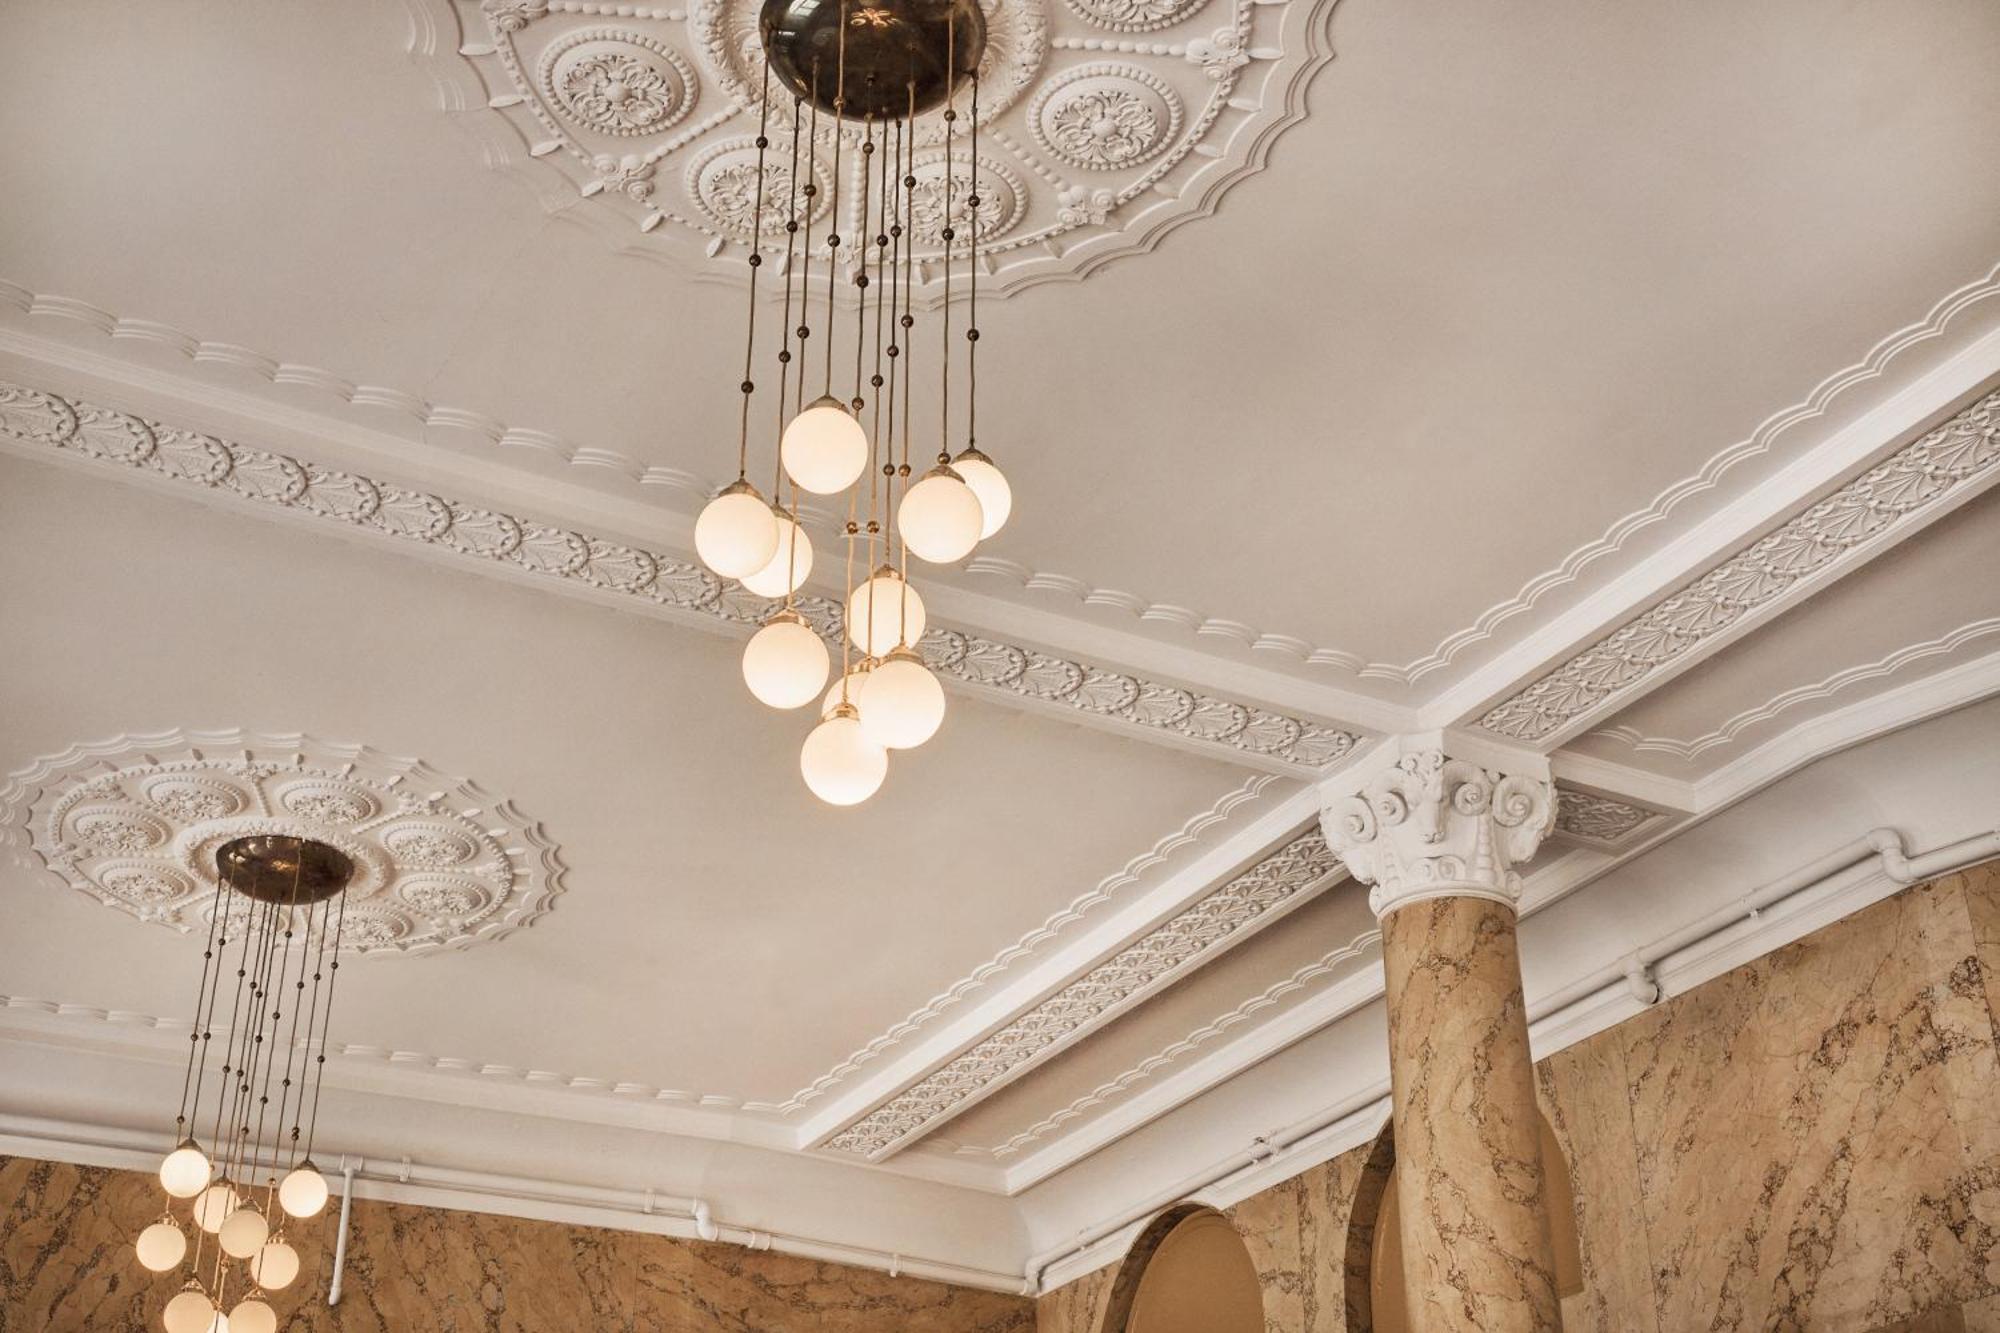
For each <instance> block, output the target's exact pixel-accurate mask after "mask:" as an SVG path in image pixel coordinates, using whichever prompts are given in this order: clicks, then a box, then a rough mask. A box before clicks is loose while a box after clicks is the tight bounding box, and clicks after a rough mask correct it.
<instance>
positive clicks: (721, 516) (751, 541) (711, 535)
mask: <svg viewBox="0 0 2000 1333" xmlns="http://www.w3.org/2000/svg"><path fill="white" fill-rule="evenodd" d="M777 549H778V521H777V520H776V519H775V518H773V517H772V516H771V506H770V505H769V504H768V503H766V502H765V500H764V497H763V496H761V495H759V494H758V493H757V488H756V487H755V486H752V485H751V484H750V483H749V482H747V481H736V482H732V483H731V484H730V485H728V486H726V487H724V488H723V491H722V493H721V494H720V495H718V496H716V497H715V498H714V499H713V500H710V501H709V502H708V507H707V508H706V509H703V510H702V511H701V517H700V518H698V519H696V520H695V524H694V550H695V554H696V555H698V556H700V557H701V562H702V563H703V564H705V565H707V566H708V567H709V568H710V569H712V570H714V571H715V572H716V573H717V574H720V575H721V576H722V577H723V578H726V579H740V578H742V577H743V576H744V575H746V574H755V573H756V572H757V571H758V570H760V569H762V568H763V567H764V566H765V565H768V564H770V563H771V556H772V555H773V553H775V552H776V551H777Z"/></svg>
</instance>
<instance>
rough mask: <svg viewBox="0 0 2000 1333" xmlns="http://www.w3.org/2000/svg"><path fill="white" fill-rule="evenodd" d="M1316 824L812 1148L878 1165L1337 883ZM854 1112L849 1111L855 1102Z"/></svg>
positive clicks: (952, 1051)
mask: <svg viewBox="0 0 2000 1333" xmlns="http://www.w3.org/2000/svg"><path fill="white" fill-rule="evenodd" d="M1340 876H1341V869H1340V865H1339V862H1338V860H1337V859H1336V858H1335V857H1334V855H1333V853H1332V851H1331V850H1330V849H1329V848H1328V847H1327V845H1326V841H1325V839H1324V837H1322V836H1321V834H1320V833H1319V831H1318V830H1317V829H1310V830H1308V831H1307V832H1304V833H1301V834H1298V835H1296V836H1294V837H1292V838H1291V839H1290V840H1288V841H1287V842H1285V843H1284V845H1283V846H1281V847H1280V848H1278V849H1277V850H1276V851H1275V852H1273V853H1271V854H1269V855H1267V856H1265V857H1264V858H1262V859H1261V860H1259V861H1258V862H1256V863H1255V864H1254V865H1252V866H1251V867H1249V868H1248V869H1247V870H1244V871H1242V872H1241V873H1239V874H1237V875H1235V876H1234V877H1232V878H1231V879H1229V880H1227V881H1225V882H1224V883H1223V884H1221V885H1219V886H1217V887H1215V888H1213V889H1212V890H1210V891H1209V892H1206V893H1204V894H1202V895H1201V896H1200V897H1199V898H1197V899H1196V900H1195V901H1194V902H1193V903H1192V904H1190V905H1188V906H1186V907H1183V908H1181V909H1180V910H1178V911H1176V912H1175V913H1174V914H1173V915H1172V916H1170V917H1168V918H1167V919H1165V920H1164V921H1162V922H1160V923H1159V924H1158V925H1156V926H1154V927H1153V928H1151V929H1150V930H1148V931H1146V932H1145V933H1144V934H1142V935H1139V936H1138V937H1136V938H1130V937H1128V938H1127V940H1126V942H1125V943H1124V944H1123V945H1122V946H1121V947H1119V948H1117V949H1116V951H1115V952H1112V953H1110V954H1108V956H1103V957H1101V958H1100V959H1099V960H1098V961H1097V962H1095V963H1094V964H1092V965H1090V966H1089V967H1088V968H1087V969H1086V970H1084V971H1082V972H1080V973H1071V975H1072V977H1073V979H1071V980H1069V981H1067V982H1065V983H1064V984H1062V985H1060V986H1058V987H1057V988H1055V989H1054V990H1053V991H1050V992H1048V993H1046V994H1044V995H1043V996H1042V997H1041V998H1040V999H1038V1000H1037V1001H1035V1002H1034V1003H1033V1004H1030V1005H1025V1006H1022V1005H1017V1006H1014V1007H1013V1008H1011V1009H1010V1010H1008V1012H1007V1014H1006V1017H1005V1018H1004V1020H1003V1021H1001V1022H999V1023H998V1025H997V1026H991V1027H988V1028H986V1029H985V1030H984V1032H983V1034H968V1035H976V1040H972V1041H969V1042H964V1041H961V1042H958V1043H956V1044H955V1045H954V1046H952V1047H951V1048H949V1049H948V1053H947V1054H946V1056H945V1058H943V1059H942V1061H941V1062H938V1061H932V1062H930V1063H929V1065H928V1068H926V1067H925V1066H923V1065H916V1066H915V1070H917V1071H921V1072H919V1073H918V1074H917V1076H915V1077H910V1076H905V1077H903V1078H901V1079H898V1080H896V1081H894V1082H893V1083H890V1084H888V1085H886V1087H885V1089H884V1091H885V1092H886V1094H887V1095H880V1094H877V1095H874V1096H871V1097H868V1098H866V1099H857V1100H859V1102H860V1104H859V1105H858V1106H854V1107H853V1109H848V1108H847V1107H841V1108H836V1110H835V1112H834V1113H833V1114H832V1115H829V1116H828V1117H827V1119H826V1121H825V1122H824V1123H823V1127H820V1128H817V1129H814V1130H809V1131H808V1134H807V1136H806V1138H807V1142H809V1143H812V1144H814V1145H816V1146H820V1147H824V1148H825V1149H827V1150H829V1151H832V1152H837V1153H842V1154H847V1155H851V1156H859V1157H865V1158H866V1159H868V1160H870V1161H881V1160H883V1159H885V1158H888V1157H890V1156H892V1155H894V1154H895V1153H897V1152H899V1151H901V1150H902V1149H903V1148H905V1147H907V1146H909V1145H910V1144H911V1143H913V1142H914V1141H916V1140H917V1139H918V1138H920V1137H922V1136H923V1135H924V1134H925V1133H927V1132H928V1131H929V1130H931V1129H933V1128H935V1127H936V1126H937V1125H939V1124H942V1123H943V1122H945V1121H946V1120H949V1119H951V1118H952V1117H953V1116H956V1115H958V1114H959V1113H961V1112H963V1111H965V1110H966V1109H967V1108H969V1107H971V1106H973V1105H974V1104H976V1103H977V1102H979V1101H981V1100H983V1099H984V1098H986V1097H988V1096H990V1095H992V1094H993V1093H994V1092H997V1091H998V1090H999V1089H1000V1088H1002V1087H1004V1086H1006V1085H1007V1084H1008V1083H1010V1082H1012V1081H1013V1080H1014V1079H1016V1078H1019V1077H1020V1076H1021V1075H1023V1074H1025V1073H1027V1072H1028V1071H1029V1070H1030V1069H1033V1068H1034V1067H1035V1066H1037V1065H1039V1064H1041V1063H1042V1062H1044V1061H1046V1060H1048V1059H1049V1058H1051V1057H1053V1056H1055V1055H1056V1054H1058V1053H1059V1052H1061V1051H1063V1050H1066V1049H1068V1048H1069V1047H1071V1046H1073V1045H1074V1044H1075V1043H1077V1042H1078V1041H1080V1040H1082V1039H1083V1038H1084V1037H1085V1036H1087V1035H1089V1034H1090V1033H1092V1032H1094V1031H1096V1030H1097V1029H1099V1028H1100V1027H1102V1026H1103V1025H1104V1024H1105V1023H1107V1022H1109V1021H1110V1020H1111V1019H1113V1018H1115V1017H1116V1016H1117V1015H1119V1014H1121V1013H1124V1012H1127V1011H1128V1010H1130V1009H1131V1008H1133V1007H1134V1006H1136V1005H1137V1004H1139V1003H1140V1002H1142V1001H1143V1000H1145V999H1146V998H1147V997H1149V996H1151V995H1154V994H1156V993H1158V992H1159V991H1160V990H1161V989H1162V988H1164V987H1165V986H1167V985H1170V984H1172V982H1174V981H1176V980H1178V979H1179V978H1180V977H1182V976H1185V975H1186V974H1187V973H1189V972H1190V971H1192V970H1194V969H1195V968H1198V967H1200V966H1202V965H1203V964H1204V963H1206V962H1208V961H1210V960H1211V959H1213V958H1214V957H1216V956H1217V955H1219V954H1220V953H1221V952H1222V951H1224V950H1226V949H1228V948H1231V947H1233V946H1234V945H1236V944H1238V943H1240V942H1242V941H1243V940H1244V939H1246V938H1248V937H1249V936H1250V935H1251V934H1253V933H1254V932H1255V931H1257V930H1259V929H1261V928H1263V927H1265V926H1268V925H1269V924H1271V922H1273V921H1275V920H1277V919H1278V918H1280V917H1281V916H1283V915H1284V914H1285V913H1286V912H1288V911H1290V910H1292V909H1293V908H1296V907H1298V906H1300V905H1302V904H1303V903H1305V902H1307V901H1309V900H1310V899H1311V898H1312V897H1313V896H1315V895H1316V894H1317V893H1318V892H1319V891H1320V890H1322V889H1324V888H1326V887H1327V886H1328V885H1330V884H1331V883H1333V882H1334V881H1335V880H1337V879H1339V878H1340ZM850 1105H853V1104H850Z"/></svg>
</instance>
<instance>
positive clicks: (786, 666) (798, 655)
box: [743, 611, 829, 708]
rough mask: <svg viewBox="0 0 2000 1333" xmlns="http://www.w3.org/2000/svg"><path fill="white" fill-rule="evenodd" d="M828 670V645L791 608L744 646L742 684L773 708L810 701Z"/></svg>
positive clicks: (788, 706)
mask: <svg viewBox="0 0 2000 1333" xmlns="http://www.w3.org/2000/svg"><path fill="white" fill-rule="evenodd" d="M828 669H829V663H828V659H827V652H826V644H825V643H824V642H823V641H822V640H821V639H820V637H819V635H817V634H815V633H813V632H812V627H811V626H810V625H808V624H806V622H805V621H804V620H802V619H800V618H799V616H798V614H797V613H796V612H792V611H780V612H779V613H778V614H777V615H775V616H772V617H771V618H770V619H769V620H768V621H766V622H765V623H764V628H762V629H760V630H758V631H757V632H756V633H755V634H753V635H751V636H750V642H749V643H748V644H746V645H744V648H743V683H744V684H745V685H748V686H749V687H750V693H752V694H754V695H756V696H757V700H758V702H759V703H766V704H769V705H770V706H771V707H773V708H803V707H804V706H805V705H807V704H809V703H811V702H812V701H813V699H814V698H815V697H816V696H817V695H818V694H819V692H820V689H821V687H822V686H824V685H825V684H826V673H827V671H828Z"/></svg>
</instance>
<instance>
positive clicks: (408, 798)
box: [0, 732, 563, 953]
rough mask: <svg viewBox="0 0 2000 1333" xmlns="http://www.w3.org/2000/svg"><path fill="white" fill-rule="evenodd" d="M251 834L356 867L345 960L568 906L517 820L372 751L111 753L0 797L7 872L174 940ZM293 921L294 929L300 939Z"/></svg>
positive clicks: (524, 822) (215, 739)
mask: <svg viewBox="0 0 2000 1333" xmlns="http://www.w3.org/2000/svg"><path fill="white" fill-rule="evenodd" d="M258 833H282V834H289V835H292V836H297V837H306V838H315V839H318V840H319V841H321V842H325V843H329V844H331V845H332V846H334V847H337V848H339V849H340V850H341V851H342V852H344V853H346V854H347V857H348V859H349V860H351V861H353V863H354V866H355V874H354V878H353V879H352V880H351V881H350V882H349V884H348V888H347V891H346V894H345V896H344V899H343V902H344V904H345V906H344V907H343V908H342V910H341V912H340V917H339V920H340V945H339V947H340V948H341V949H342V950H343V951H345V952H352V953H424V952H429V951H432V950H436V949H442V948H455V947H463V946H465V945H469V944H475V943H479V942H481V941H484V940H493V939H498V938H500V937H501V936H503V935H507V934H511V933H512V932H513V931H515V930H518V929H520V928H521V927H523V926H525V925H528V924H529V923H531V922H532V921H534V920H535V919H536V918H537V917H539V916H541V915H542V914H543V913H544V912H546V911H548V910H549V908H550V907H551V906H552V905H553V903H554V901H555V898H556V895H557V894H559V893H561V892H562V875H563V866H562V862H561V860H560V859H559V858H558V856H557V853H556V847H555V844H554V843H552V842H550V841H549V840H548V838H547V837H546V836H545V835H544V834H543V832H542V830H541V826H540V825H538V824H536V823H534V822H533V821H532V820H529V819H526V818H524V817H523V816H522V815H521V813H520V812H519V811H518V810H516V809H515V808H514V807H513V805H512V804H510V803H509V802H507V801H504V800H500V799H498V798H496V797H494V796H493V795H491V794H490V793H488V792H485V791H482V790H481V789H480V788H478V787H476V786H474V785H473V784H472V783H470V782H467V781H465V780H463V779H460V778H451V777H446V776H445V775H444V774H442V773H440V772H438V771H437V770H436V769H434V768H431V767H430V766H429V765H428V764H425V763H423V762H422V761H421V760H416V759H400V758H397V757H395V756H393V755H386V754H383V753H382V752H380V751H378V750H373V749H370V748H369V747H367V746H365V745H344V744H334V743H330V742H326V741H318V740H314V739H313V738H311V737H309V736H266V735H259V734H255V733H245V732H200V733H185V732H166V733H159V734H152V735H142V736H120V737H116V738H114V739H112V740H109V741H104V742H100V743H96V744H90V745H79V746H75V747H72V748H71V749H69V750H66V751H64V752H63V753H62V754H58V755H49V756H44V757H42V758H39V759H37V760H35V761H34V762H33V763H31V764H29V765H28V766H27V767H26V768H23V769H22V770H20V771H19V772H17V773H15V774H13V776H12V778H11V780H10V781H9V782H8V784H7V786H6V787H5V788H4V789H0V838H4V840H5V841H6V843H7V844H8V846H9V847H10V848H11V849H12V850H13V851H14V852H15V854H16V857H17V859H19V860H21V861H22V862H23V863H24V864H26V865H28V866H30V867H32V868H36V869H40V870H46V871H47V872H48V873H49V874H50V875H51V876H52V877H53V878H54V879H55V880H57V881H60V882H61V883H64V884H67V885H68V886H69V887H70V888H72V889H74V890H76V891H77V892H79V893H82V894H84V895H86V896H88V897H90V898H94V899H96V900H97V901H98V902H100V903H102V904H104V905H105V906H106V907H111V908H114V909H116V910H118V911H120V912H123V913H125V914H126V915H128V916H133V917H137V918H138V919H139V920H141V921H150V922H153V923H156V924H158V925H163V926H168V927H171V928H173V929H175V930H178V931H182V932H184V933H185V932H189V931H195V930H206V929H207V928H208V925H209V922H210V921H211V919H212V918H213V916H214V912H215V909H216V902H217V897H216V888H217V875H216V868H215V853H216V850H217V849H218V848H220V847H221V846H222V845H223V844H224V843H226V842H228V841H230V840H231V839H234V838H240V837H246V836H249V835H252V834H258ZM235 901H238V902H240V900H235ZM304 913H305V909H303V908H300V909H297V910H296V911H295V912H294V916H296V917H298V918H299V919H298V920H297V921H296V922H295V925H297V926H298V927H299V928H300V931H301V938H303V926H304V920H303V917H304Z"/></svg>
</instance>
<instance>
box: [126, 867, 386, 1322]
mask: <svg viewBox="0 0 2000 1333" xmlns="http://www.w3.org/2000/svg"><path fill="white" fill-rule="evenodd" d="M215 863H216V871H217V876H216V878H217V884H216V891H215V906H214V909H213V910H212V911H211V912H210V914H209V932H208V947H207V948H206V949H205V950H203V952H202V956H201V958H202V965H201V981H200V984H199V985H198V986H197V988H196V991H195V1020H194V1029H193V1031H192V1032H190V1033H189V1034H188V1059H187V1072H186V1074H185V1075H184V1076H183V1078H182V1080H181V1101H180V1110H179V1112H178V1113H177V1114H176V1115H175V1117H174V1137H175V1146H174V1149H173V1151H172V1152H170V1153H168V1154H167V1157H166V1160H165V1161H163V1162H161V1163H160V1184H161V1185H162V1186H163V1187H164V1188H165V1189H166V1192H167V1202H166V1207H165V1210H164V1211H163V1213H162V1215H161V1217H160V1220H159V1221H157V1222H155V1223H153V1224H152V1225H151V1226H149V1227H147V1228H146V1229H145V1230H144V1231H141V1232H140V1233H139V1238H138V1244H137V1249H138V1253H139V1262H140V1263H141V1264H143V1265H145V1266H146V1267H147V1268H149V1269H151V1270H153V1271H154V1272H156V1273H165V1272H169V1271H171V1270H173V1269H176V1268H179V1267H181V1265H182V1264H183V1263H185V1264H186V1266H187V1274H188V1276H187V1282H186V1284H185V1285H184V1286H183V1287H182V1288H181V1290H180V1292H179V1293H178V1294H176V1295H175V1296H174V1297H173V1298H172V1299H171V1300H169V1301H168V1302H167V1304H166V1308H165V1310H164V1311H163V1312H162V1322H163V1323H164V1324H165V1325H166V1329H167V1333H274V1330H276V1328H277V1327H278V1316H277V1312H276V1311H275V1310H274V1309H273V1308H272V1306H271V1303H270V1293H272V1292H276V1291H279V1290H281V1289H283V1288H284V1287H287V1286H289V1285H290V1284H291V1282H292V1280H293V1279H294V1278H296V1277H297V1276H298V1273H299V1252H298V1250H297V1249H296V1248H295V1247H294V1246H293V1245H292V1243H291V1241H290V1240H289V1239H287V1236H288V1228H289V1227H290V1225H291V1223H292V1222H293V1221H304V1220H305V1219H308V1218H312V1217H316V1216H318V1214H319V1213H320V1211H321V1210H322V1209H323V1208H325V1207H326V1200H327V1184H326V1178H325V1177H324V1176H322V1175H321V1174H320V1173H319V1169H318V1168H317V1167H316V1166H314V1165H313V1160H312V1148H313V1135H314V1132H315V1131H316V1129H317V1128H318V1125H319V1093H320V1075H321V1074H322V1072H323V1071H324V1070H325V1068H326V1025H327V1019H328V1018H329V1017H330V1016H331V1014H332V1012H333V990H334V982H335V980H336V979H337V977H338V975H339V972H340V943H341V934H342V927H343V926H344V925H345V923H346V919H347V898H346V895H345V894H344V893H343V892H342V890H344V889H345V888H346V887H347V882H348V880H349V878H350V877H351V876H352V875H353V873H354V864H353V862H352V861H350V860H349V859H348V858H347V856H346V855H345V854H344V853H342V852H340V851H339V850H338V849H336V848H333V847H330V846H328V845H327V844H326V843H323V842H315V841H313V840H311V839H307V838H295V837H287V836H283V835H278V834H259V835H256V836H253V837H245V838H237V839H235V840H234V841H231V842H228V843H225V844H223V845H222V846H221V847H220V848H218V849H217V850H216V853H215ZM336 900H337V902H336ZM218 1007H220V1009H221V1013H220V1014H219V1015H218V1013H217V1009H218ZM211 1057H214V1058H215V1063H216V1067H211ZM205 1105H206V1106H207V1107H208V1109H206V1110H204V1106H205ZM288 1121H289V1127H287V1122H288ZM181 1207H185V1208H186V1213H185V1215H184V1216H181V1215H177V1213H176V1211H175V1210H176V1209H177V1208H181ZM190 1237H192V1239H190ZM225 1311H226V1312H227V1313H225Z"/></svg>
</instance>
